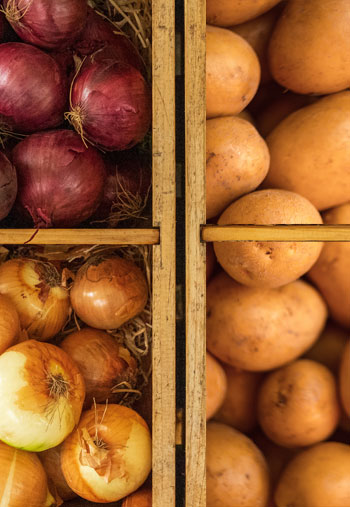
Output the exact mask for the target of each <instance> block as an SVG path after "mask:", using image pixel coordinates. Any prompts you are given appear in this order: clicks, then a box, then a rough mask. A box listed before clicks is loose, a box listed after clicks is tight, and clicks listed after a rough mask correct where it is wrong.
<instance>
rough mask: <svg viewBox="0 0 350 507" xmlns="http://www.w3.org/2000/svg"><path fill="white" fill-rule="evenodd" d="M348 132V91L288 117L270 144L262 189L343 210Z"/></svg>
mask: <svg viewBox="0 0 350 507" xmlns="http://www.w3.org/2000/svg"><path fill="white" fill-rule="evenodd" d="M349 54H350V51H349ZM349 130H350V91H346V92H341V93H337V94H334V95H330V96H328V97H324V98H322V99H319V100H317V101H316V102H315V103H314V104H311V105H309V106H306V107H303V108H301V109H299V110H298V111H295V112H294V113H292V114H290V115H289V116H287V117H286V118H285V119H284V120H282V121H281V123H279V124H278V125H277V127H275V128H274V129H273V130H272V132H270V134H269V135H268V136H267V138H266V142H267V145H268V147H269V150H270V156H271V163H270V169H269V172H268V174H267V177H266V179H265V181H264V183H263V187H264V188H284V189H286V190H291V191H293V192H297V193H299V194H300V195H303V196H304V197H306V198H307V199H308V200H309V201H311V202H312V203H313V204H314V206H316V208H317V209H318V210H325V209H328V208H332V207H334V206H338V205H340V204H344V203H345V202H347V201H348V200H349V195H350V171H349V167H350V136H349Z"/></svg>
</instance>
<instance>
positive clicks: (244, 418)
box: [214, 364, 262, 433]
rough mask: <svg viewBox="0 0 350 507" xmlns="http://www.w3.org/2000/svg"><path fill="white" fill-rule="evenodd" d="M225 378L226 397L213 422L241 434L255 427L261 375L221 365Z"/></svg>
mask: <svg viewBox="0 0 350 507" xmlns="http://www.w3.org/2000/svg"><path fill="white" fill-rule="evenodd" d="M223 368H224V371H225V373H226V378H227V391H226V396H225V398H224V400H223V403H222V404H221V406H220V408H219V410H218V411H217V412H216V414H215V417H214V419H215V421H218V422H222V423H224V424H228V425H229V426H232V427H233V428H235V429H236V430H239V431H242V432H243V433H249V432H250V431H252V429H253V428H254V427H255V425H256V422H257V418H256V400H257V394H258V387H259V385H260V382H261V379H262V375H261V374H259V373H256V372H251V371H245V370H239V369H237V368H234V367H232V366H229V365H227V364H223Z"/></svg>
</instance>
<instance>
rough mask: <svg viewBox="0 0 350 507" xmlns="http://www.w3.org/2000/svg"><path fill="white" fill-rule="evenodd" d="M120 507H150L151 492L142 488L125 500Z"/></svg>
mask: <svg viewBox="0 0 350 507" xmlns="http://www.w3.org/2000/svg"><path fill="white" fill-rule="evenodd" d="M122 507H152V490H151V489H148V488H142V489H139V490H138V491H135V493H133V494H132V495H130V496H128V497H127V498H125V500H124V501H123V503H122Z"/></svg>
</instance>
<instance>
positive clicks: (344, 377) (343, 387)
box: [339, 341, 350, 417]
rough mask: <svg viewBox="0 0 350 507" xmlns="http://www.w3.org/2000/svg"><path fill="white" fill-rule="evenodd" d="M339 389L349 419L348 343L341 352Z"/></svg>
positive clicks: (349, 350)
mask: <svg viewBox="0 0 350 507" xmlns="http://www.w3.org/2000/svg"><path fill="white" fill-rule="evenodd" d="M339 387H340V397H341V401H342V404H343V407H344V410H345V412H346V414H347V416H348V417H350V341H348V343H347V344H346V346H345V348H344V350H343V355H342V359H341V363H340V369H339Z"/></svg>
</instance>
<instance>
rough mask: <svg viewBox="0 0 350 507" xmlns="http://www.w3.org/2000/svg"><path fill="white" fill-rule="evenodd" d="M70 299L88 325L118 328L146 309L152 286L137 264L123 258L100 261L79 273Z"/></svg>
mask: <svg viewBox="0 0 350 507" xmlns="http://www.w3.org/2000/svg"><path fill="white" fill-rule="evenodd" d="M70 298H71V304H72V307H73V309H74V311H75V312H76V314H77V315H78V317H80V319H81V320H82V321H83V322H85V323H86V324H87V325H88V326H91V327H94V328H96V329H117V328H118V327H120V326H121V325H122V324H124V323H125V322H127V321H128V320H130V319H132V318H133V317H135V316H136V315H137V314H139V313H140V312H141V311H142V310H143V309H144V307H145V305H146V303H147V299H148V287H147V282H146V279H145V277H144V275H143V273H142V271H141V269H140V268H139V267H138V266H136V264H135V263H133V262H131V261H129V260H126V259H122V258H120V257H112V258H109V259H105V260H101V259H97V260H96V261H95V262H94V263H93V262H90V263H86V264H84V265H83V266H82V267H81V268H80V269H79V270H78V272H77V274H76V278H75V280H74V283H73V286H72V288H71V292H70Z"/></svg>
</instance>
